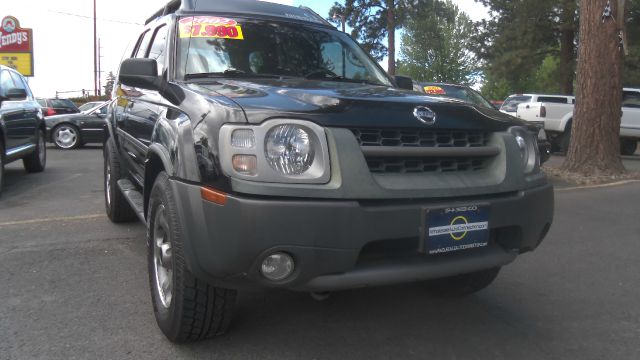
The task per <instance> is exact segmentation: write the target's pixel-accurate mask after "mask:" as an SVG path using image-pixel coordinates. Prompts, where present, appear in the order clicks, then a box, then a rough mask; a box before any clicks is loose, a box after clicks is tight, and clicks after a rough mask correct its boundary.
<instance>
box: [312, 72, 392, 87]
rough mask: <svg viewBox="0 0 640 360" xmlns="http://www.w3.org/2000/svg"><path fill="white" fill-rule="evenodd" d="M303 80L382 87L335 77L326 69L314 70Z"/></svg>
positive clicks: (359, 80)
mask: <svg viewBox="0 0 640 360" xmlns="http://www.w3.org/2000/svg"><path fill="white" fill-rule="evenodd" d="M304 78H305V79H309V80H326V81H339V82H350V83H357V84H369V85H378V86H384V85H383V84H380V83H376V82H373V81H369V80H362V79H352V78H347V77H344V76H341V75H337V74H335V73H334V72H333V71H331V70H327V69H318V70H314V71H312V72H310V73H308V74H306V75H305V76H304Z"/></svg>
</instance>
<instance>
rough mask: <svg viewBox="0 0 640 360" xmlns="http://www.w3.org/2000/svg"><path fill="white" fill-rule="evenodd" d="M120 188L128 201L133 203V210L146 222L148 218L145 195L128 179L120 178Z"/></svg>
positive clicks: (130, 203)
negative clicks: (145, 209)
mask: <svg viewBox="0 0 640 360" xmlns="http://www.w3.org/2000/svg"><path fill="white" fill-rule="evenodd" d="M118 188H119V189H120V191H122V195H124V198H125V199H127V202H128V203H129V205H131V208H132V209H133V211H135V213H136V215H138V219H140V221H142V222H143V223H146V222H147V220H146V219H145V218H144V197H143V196H142V194H141V193H140V191H138V189H136V187H135V186H134V185H133V183H132V182H131V181H129V180H127V179H120V180H118Z"/></svg>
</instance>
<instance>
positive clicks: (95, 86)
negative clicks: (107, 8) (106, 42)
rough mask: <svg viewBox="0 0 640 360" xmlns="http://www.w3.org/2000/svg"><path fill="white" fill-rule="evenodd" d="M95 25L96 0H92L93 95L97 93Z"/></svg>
mask: <svg viewBox="0 0 640 360" xmlns="http://www.w3.org/2000/svg"><path fill="white" fill-rule="evenodd" d="M97 36H98V35H97V25H96V0H93V95H95V96H97V95H98V76H99V75H98V44H97Z"/></svg>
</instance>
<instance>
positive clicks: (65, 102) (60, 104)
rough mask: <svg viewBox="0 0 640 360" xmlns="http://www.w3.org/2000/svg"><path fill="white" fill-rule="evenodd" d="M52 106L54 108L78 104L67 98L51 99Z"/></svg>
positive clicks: (69, 107) (70, 106)
mask: <svg viewBox="0 0 640 360" xmlns="http://www.w3.org/2000/svg"><path fill="white" fill-rule="evenodd" d="M51 106H52V107H54V108H68V109H75V108H76V105H75V104H74V103H73V102H72V101H71V100H67V99H51Z"/></svg>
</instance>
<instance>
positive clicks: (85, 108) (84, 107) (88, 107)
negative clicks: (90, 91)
mask: <svg viewBox="0 0 640 360" xmlns="http://www.w3.org/2000/svg"><path fill="white" fill-rule="evenodd" d="M100 104H102V103H101V102H88V103H85V104H82V105H80V107H78V109H80V111H82V112H85V111H89V110H91V109H93V108H94V107H97V106H98V105H100Z"/></svg>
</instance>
